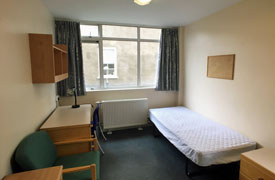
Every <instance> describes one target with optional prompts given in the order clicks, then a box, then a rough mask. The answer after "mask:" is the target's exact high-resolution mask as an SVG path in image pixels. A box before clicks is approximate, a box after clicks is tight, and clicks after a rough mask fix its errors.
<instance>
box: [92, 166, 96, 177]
mask: <svg viewBox="0 0 275 180" xmlns="http://www.w3.org/2000/svg"><path fill="white" fill-rule="evenodd" d="M91 173H92V180H96V165H95V164H92V165H91Z"/></svg>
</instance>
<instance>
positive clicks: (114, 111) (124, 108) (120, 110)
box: [100, 98, 148, 130]
mask: <svg viewBox="0 0 275 180" xmlns="http://www.w3.org/2000/svg"><path fill="white" fill-rule="evenodd" d="M100 107H101V113H102V121H103V129H104V130H106V129H117V128H125V127H131V126H139V125H144V124H146V123H147V113H148V100H147V98H140V99H121V100H110V101H101V106H100Z"/></svg>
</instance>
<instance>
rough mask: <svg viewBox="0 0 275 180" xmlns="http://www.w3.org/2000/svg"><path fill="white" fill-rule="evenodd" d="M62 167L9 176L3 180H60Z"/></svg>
mask: <svg viewBox="0 0 275 180" xmlns="http://www.w3.org/2000/svg"><path fill="white" fill-rule="evenodd" d="M62 169H63V167H62V166H54V167H50V168H44V169H37V170H33V171H25V172H21V173H16V174H10V175H8V176H6V177H5V178H4V180H62Z"/></svg>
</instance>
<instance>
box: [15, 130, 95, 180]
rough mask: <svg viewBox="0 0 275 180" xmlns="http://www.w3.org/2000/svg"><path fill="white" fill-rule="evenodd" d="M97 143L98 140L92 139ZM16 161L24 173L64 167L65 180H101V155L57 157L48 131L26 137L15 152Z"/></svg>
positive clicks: (91, 152)
mask: <svg viewBox="0 0 275 180" xmlns="http://www.w3.org/2000/svg"><path fill="white" fill-rule="evenodd" d="M90 141H93V142H94V143H97V140H96V139H92V138H91V139H90ZM15 161H16V163H17V164H18V165H20V168H21V169H22V170H24V171H29V170H35V169H41V168H48V167H52V166H60V165H62V166H63V168H64V169H63V180H83V179H85V180H88V179H91V180H100V170H99V168H100V153H99V152H98V151H90V152H86V153H80V154H73V155H67V156H62V157H57V153H56V148H55V145H54V143H53V142H52V140H51V138H50V136H49V135H48V134H47V133H46V131H38V132H34V133H32V134H30V135H29V136H27V137H25V138H24V139H23V140H22V141H21V142H20V144H19V145H18V147H17V149H16V151H15Z"/></svg>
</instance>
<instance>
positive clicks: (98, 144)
mask: <svg viewBox="0 0 275 180" xmlns="http://www.w3.org/2000/svg"><path fill="white" fill-rule="evenodd" d="M94 134H95V137H96V139H97V146H98V147H99V149H100V151H101V152H102V154H103V155H104V151H103V149H102V147H101V145H100V143H99V141H98V138H97V133H96V131H95V132H94Z"/></svg>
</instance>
